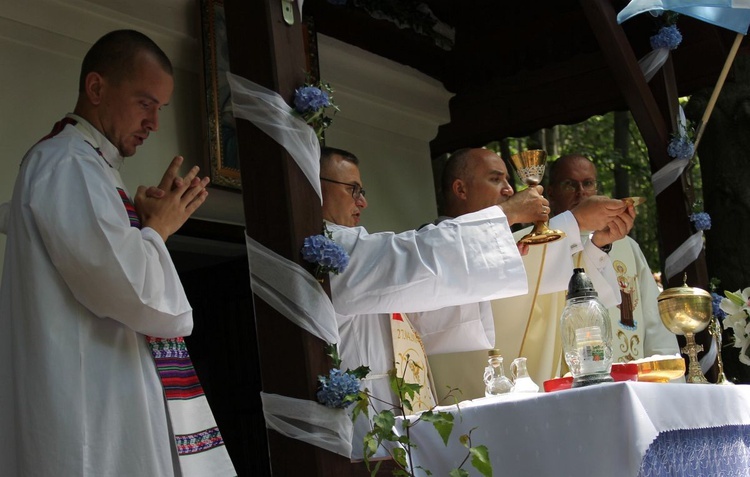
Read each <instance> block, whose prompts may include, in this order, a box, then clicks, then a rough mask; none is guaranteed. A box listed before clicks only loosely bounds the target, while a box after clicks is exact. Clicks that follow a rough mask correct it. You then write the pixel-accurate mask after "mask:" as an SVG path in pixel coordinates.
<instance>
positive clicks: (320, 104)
mask: <svg viewBox="0 0 750 477" xmlns="http://www.w3.org/2000/svg"><path fill="white" fill-rule="evenodd" d="M330 105H331V101H330V99H329V98H328V93H327V92H325V91H323V90H321V89H320V88H316V87H315V86H303V87H302V88H297V90H296V91H295V92H294V109H295V110H296V111H297V112H298V113H300V114H305V113H309V112H315V111H318V110H320V109H322V108H327V107H328V106H330Z"/></svg>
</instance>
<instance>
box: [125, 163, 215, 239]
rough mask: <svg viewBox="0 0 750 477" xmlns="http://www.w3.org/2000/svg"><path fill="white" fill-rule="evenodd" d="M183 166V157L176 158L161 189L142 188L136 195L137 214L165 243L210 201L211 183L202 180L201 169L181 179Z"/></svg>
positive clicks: (196, 169) (168, 169)
mask: <svg viewBox="0 0 750 477" xmlns="http://www.w3.org/2000/svg"><path fill="white" fill-rule="evenodd" d="M182 162H183V158H182V156H176V157H175V158H174V159H172V162H171V163H170V164H169V167H167V170H166V171H165V172H164V176H162V178H161V182H159V185H158V186H155V187H154V186H151V187H146V186H139V187H138V190H137V192H136V194H135V210H136V212H137V213H138V217H139V218H140V219H141V224H142V225H143V226H144V227H150V228H152V229H154V230H155V231H156V232H157V233H158V234H159V235H160V236H161V237H162V239H164V241H165V242H166V240H167V238H169V236H170V235H172V234H173V233H175V232H177V230H179V228H180V227H182V225H183V224H184V223H185V222H186V221H187V219H189V218H190V216H191V215H193V213H194V212H195V211H196V210H198V207H200V206H201V205H203V203H204V202H205V201H206V198H207V197H208V191H207V190H206V186H207V185H208V183H209V181H210V179H209V178H208V177H204V178H202V179H200V178H198V171H199V170H200V168H199V167H198V166H194V167H192V168H191V169H190V171H188V173H187V174H186V175H185V177H180V176H179V175H178V172H179V170H180V166H181V165H182Z"/></svg>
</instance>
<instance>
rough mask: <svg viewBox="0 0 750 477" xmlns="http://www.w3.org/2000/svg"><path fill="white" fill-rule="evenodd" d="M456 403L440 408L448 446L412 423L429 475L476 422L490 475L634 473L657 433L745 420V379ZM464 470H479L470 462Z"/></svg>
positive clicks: (749, 417)
mask: <svg viewBox="0 0 750 477" xmlns="http://www.w3.org/2000/svg"><path fill="white" fill-rule="evenodd" d="M459 406H460V416H459V415H458V414H459V413H457V412H456V407H455V406H446V407H441V408H439V410H442V411H449V412H451V413H453V414H455V427H454V429H453V433H452V434H451V439H450V441H449V442H448V447H447V448H446V447H445V445H444V444H443V442H442V440H441V439H440V437H439V435H438V433H437V431H436V430H435V429H434V428H433V427H432V425H431V424H429V423H425V422H420V423H418V424H417V425H415V426H414V427H412V428H411V430H410V433H411V436H410V437H411V440H412V442H413V443H415V444H416V445H417V446H418V447H417V448H416V449H412V458H413V459H414V464H415V465H421V466H423V467H424V468H426V469H429V470H430V471H432V473H433V475H447V474H448V472H449V471H450V470H451V469H453V468H455V467H457V466H458V465H459V464H460V462H461V461H462V460H463V459H464V458H465V457H466V452H467V449H466V448H464V447H463V446H462V445H461V444H460V443H459V442H458V437H459V436H460V435H462V434H466V433H468V431H469V430H470V429H472V428H475V429H474V431H473V432H472V434H471V440H472V445H474V446H477V445H480V444H483V445H486V446H487V447H488V448H489V455H490V459H491V461H492V467H493V473H494V475H507V476H514V477H521V476H548V475H549V476H552V475H554V476H575V477H579V476H581V475H596V476H608V477H619V476H623V477H635V476H636V475H638V471H639V467H640V464H641V461H642V460H643V457H644V455H645V454H646V451H647V449H648V447H649V445H650V444H651V443H652V441H653V440H654V439H655V438H656V436H657V435H658V434H659V433H661V432H666V431H671V430H678V429H702V428H709V427H721V426H727V425H750V386H743V385H738V386H715V385H698V384H675V383H669V384H660V383H642V382H619V383H608V384H600V385H596V386H590V387H586V388H579V389H570V390H565V391H558V392H554V393H544V394H543V393H540V394H531V395H523V394H506V395H502V396H499V397H496V398H482V399H475V400H473V401H464V402H462V403H460V404H459ZM409 419H411V420H414V419H415V416H409ZM395 427H396V432H400V428H401V423H400V422H397V424H396V426H395ZM464 469H465V470H467V471H469V473H470V475H472V476H473V475H480V474H479V473H478V472H477V471H476V470H475V469H474V468H473V467H471V465H470V464H469V463H468V462H467V464H466V465H464Z"/></svg>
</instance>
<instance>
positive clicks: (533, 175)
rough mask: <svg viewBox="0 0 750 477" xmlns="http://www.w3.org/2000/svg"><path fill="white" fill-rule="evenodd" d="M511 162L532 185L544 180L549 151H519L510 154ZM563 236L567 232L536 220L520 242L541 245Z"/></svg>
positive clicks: (524, 179) (520, 176)
mask: <svg viewBox="0 0 750 477" xmlns="http://www.w3.org/2000/svg"><path fill="white" fill-rule="evenodd" d="M510 162H511V164H512V165H513V169H515V171H516V174H518V177H519V178H520V179H521V180H522V181H523V183H524V184H526V185H527V186H529V187H532V186H535V185H539V184H540V183H541V182H542V178H543V177H544V168H545V165H546V164H547V152H545V151H543V150H541V149H533V150H530V151H523V152H519V153H518V154H513V155H512V156H510ZM563 237H565V232H563V231H562V230H552V229H550V228H549V227H548V226H547V222H536V223H534V228H533V229H532V230H531V232H530V233H528V234H526V235H524V236H523V237H522V238H521V240H519V241H518V242H519V243H525V244H528V245H539V244H543V243H549V242H554V241H555V240H560V239H561V238H563Z"/></svg>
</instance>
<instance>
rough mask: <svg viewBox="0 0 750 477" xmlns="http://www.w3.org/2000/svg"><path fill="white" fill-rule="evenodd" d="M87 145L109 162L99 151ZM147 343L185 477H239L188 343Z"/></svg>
mask: <svg viewBox="0 0 750 477" xmlns="http://www.w3.org/2000/svg"><path fill="white" fill-rule="evenodd" d="M68 124H70V125H73V126H75V125H76V124H77V122H76V120H75V119H72V118H69V117H66V118H64V119H63V120H62V121H59V122H57V123H56V124H55V126H54V127H53V129H52V132H51V133H50V134H48V135H47V136H45V137H44V138H43V139H42V141H43V140H45V139H49V138H51V137H54V136H55V135H57V134H59V133H60V132H61V131H62V130H63V129H64V128H65V126H67V125H68ZM86 142H87V144H89V145H90V146H91V147H92V148H93V149H94V150H95V151H96V152H97V154H98V155H99V156H100V157H101V158H102V159H103V160H104V161H105V162H107V160H106V158H104V157H103V155H102V152H101V150H99V148H97V147H95V146H94V145H93V144H91V143H90V142H88V141H86ZM107 164H109V163H108V162H107ZM117 193H118V194H119V196H120V199H122V203H123V205H124V206H125V210H126V211H127V214H128V219H129V220H130V225H131V227H136V228H138V229H140V228H141V222H140V219H139V218H138V213H137V212H136V210H135V206H134V205H133V202H132V201H131V200H130V197H128V195H127V193H126V192H125V191H124V190H123V189H121V188H119V187H117ZM146 342H147V343H148V345H149V348H150V349H151V354H152V355H153V357H154V364H155V365H156V372H157V374H158V375H159V378H160V380H161V383H162V387H163V388H164V395H165V397H166V400H167V410H168V412H169V417H170V422H171V429H172V432H173V434H174V440H175V445H176V448H177V454H178V458H179V464H180V469H181V471H182V477H207V476H215V475H236V471H235V470H234V465H233V464H232V461H231V460H230V458H229V454H228V453H227V450H226V447H225V446H224V439H223V438H222V437H221V433H220V432H219V428H218V426H217V425H216V421H215V420H214V417H213V414H212V413H211V408H210V407H209V405H208V401H207V400H206V396H205V394H204V393H203V387H202V386H201V384H200V381H199V380H198V376H197V375H196V374H195V369H194V368H193V363H192V361H191V360H190V355H189V354H188V350H187V347H186V346H185V340H184V339H183V338H182V337H179V338H153V337H151V336H146Z"/></svg>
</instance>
